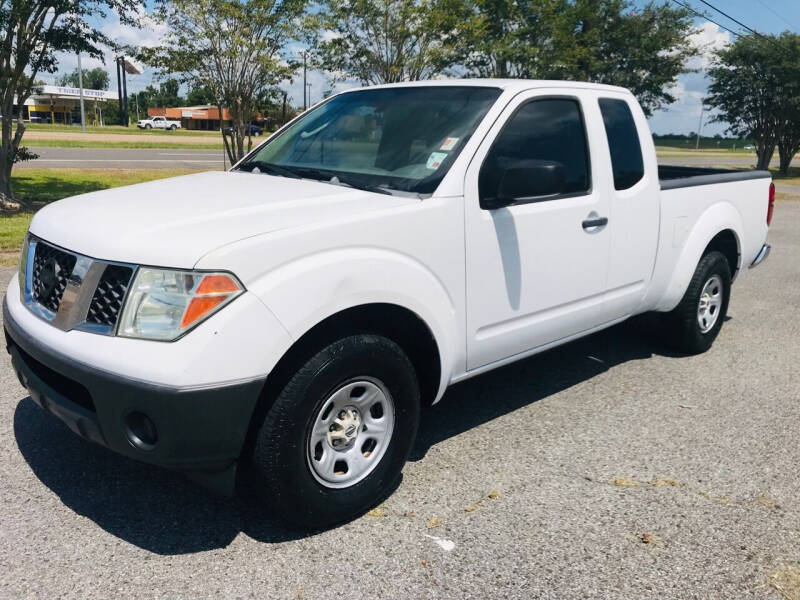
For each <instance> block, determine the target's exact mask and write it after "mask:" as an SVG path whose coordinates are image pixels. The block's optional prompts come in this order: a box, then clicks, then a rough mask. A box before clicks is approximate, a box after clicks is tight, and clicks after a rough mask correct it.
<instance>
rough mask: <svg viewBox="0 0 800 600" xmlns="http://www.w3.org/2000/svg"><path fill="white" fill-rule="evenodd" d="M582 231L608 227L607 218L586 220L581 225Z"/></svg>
mask: <svg viewBox="0 0 800 600" xmlns="http://www.w3.org/2000/svg"><path fill="white" fill-rule="evenodd" d="M581 225H582V226H583V228H584V229H594V228H595V227H603V226H605V225H608V217H593V218H591V219H586V220H585V221H583V223H581Z"/></svg>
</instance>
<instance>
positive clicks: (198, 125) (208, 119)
mask: <svg viewBox="0 0 800 600" xmlns="http://www.w3.org/2000/svg"><path fill="white" fill-rule="evenodd" d="M147 116H148V117H166V118H167V119H172V120H174V121H180V122H181V127H182V128H183V129H189V130H199V131H219V129H220V123H219V109H218V108H217V107H216V106H179V107H177V108H148V109H147ZM222 119H223V125H224V126H225V127H227V126H229V125H230V124H231V115H230V113H229V112H228V109H227V108H223V109H222Z"/></svg>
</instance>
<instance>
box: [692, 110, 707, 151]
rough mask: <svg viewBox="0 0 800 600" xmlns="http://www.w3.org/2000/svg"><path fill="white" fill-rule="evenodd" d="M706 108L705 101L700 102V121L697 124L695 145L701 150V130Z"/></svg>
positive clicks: (695, 147) (696, 148)
mask: <svg viewBox="0 0 800 600" xmlns="http://www.w3.org/2000/svg"><path fill="white" fill-rule="evenodd" d="M704 109H705V106H703V103H702V102H701V103H700V122H699V123H698V124H697V143H696V144H695V146H694V149H695V150H699V149H700V130H701V129H703V110H704Z"/></svg>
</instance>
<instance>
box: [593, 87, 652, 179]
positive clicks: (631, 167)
mask: <svg viewBox="0 0 800 600" xmlns="http://www.w3.org/2000/svg"><path fill="white" fill-rule="evenodd" d="M600 112H601V113H602V114H603V123H604V124H605V126H606V137H607V138H608V149H609V150H610V151H611V167H612V169H613V170H614V188H615V189H617V190H627V189H628V188H629V187H633V186H634V185H635V184H636V182H638V181H639V180H640V179H641V178H642V177H644V162H643V161H642V147H641V145H640V144H639V132H638V130H637V129H636V123H634V121H633V114H632V113H631V109H630V107H629V106H628V103H627V102H625V101H624V100H614V99H612V98H600Z"/></svg>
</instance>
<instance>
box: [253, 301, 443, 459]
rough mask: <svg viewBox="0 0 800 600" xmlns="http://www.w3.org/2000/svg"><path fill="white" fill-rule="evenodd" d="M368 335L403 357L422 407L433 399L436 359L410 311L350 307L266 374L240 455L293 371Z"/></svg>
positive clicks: (433, 345)
mask: <svg viewBox="0 0 800 600" xmlns="http://www.w3.org/2000/svg"><path fill="white" fill-rule="evenodd" d="M360 333H372V334H377V335H382V336H385V337H387V338H389V339H391V340H392V341H394V342H395V343H396V344H397V345H398V346H400V347H401V348H402V349H403V351H404V352H405V353H406V354H407V355H408V357H409V359H410V360H411V363H412V364H413V365H414V370H415V371H416V373H417V377H418V380H419V385H420V394H421V397H422V401H423V403H424V404H431V403H433V402H434V400H435V399H436V398H437V397H438V395H439V392H440V385H441V377H442V355H441V351H440V348H439V344H438V342H437V341H436V338H435V336H434V334H433V332H432V331H431V328H430V327H429V326H428V324H427V323H426V322H425V321H424V320H423V319H422V318H421V317H420V316H419V315H417V314H416V313H415V312H413V311H411V310H410V309H408V308H406V307H403V306H400V305H397V304H390V303H382V302H377V303H370V304H361V305H358V306H352V307H350V308H346V309H344V310H341V311H339V312H336V313H334V314H332V315H330V316H328V317H327V318H325V319H323V320H322V321H320V322H319V323H317V324H316V325H314V326H313V327H311V328H310V329H309V330H308V331H306V332H305V333H304V334H303V335H302V336H300V337H299V338H298V339H297V340H296V341H295V342H294V343H293V344H292V345H291V346H290V347H289V349H288V350H287V351H286V352H285V353H284V354H283V356H282V357H281V358H280V360H279V361H278V362H277V364H276V365H275V367H274V368H273V369H272V371H271V372H270V374H269V375H268V376H267V379H266V383H265V385H264V389H263V391H262V393H261V396H260V398H259V400H258V403H257V405H256V408H255V410H254V411H253V415H252V417H251V419H250V423H249V425H248V431H247V436H246V439H245V444H244V448H243V451H242V455H243V456H244V455H246V454H247V453H249V452H250V451H251V449H252V448H253V444H254V442H255V437H256V435H257V433H258V426H259V424H260V423H261V421H263V419H264V416H265V415H266V413H267V412H268V411H269V409H270V407H271V406H272V403H273V402H274V400H275V398H276V397H277V395H278V394H279V393H280V391H281V390H282V389H283V387H284V386H285V385H286V384H287V383H288V381H289V380H290V379H291V377H292V375H293V374H294V373H295V371H296V370H297V368H298V367H299V366H300V365H302V364H303V363H304V362H305V361H307V360H308V359H310V358H311V357H312V356H313V355H314V354H315V353H316V352H318V351H319V350H321V349H322V348H324V347H325V346H327V345H328V344H330V343H332V342H334V341H336V340H337V339H341V338H342V337H346V336H349V335H357V334H360Z"/></svg>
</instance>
